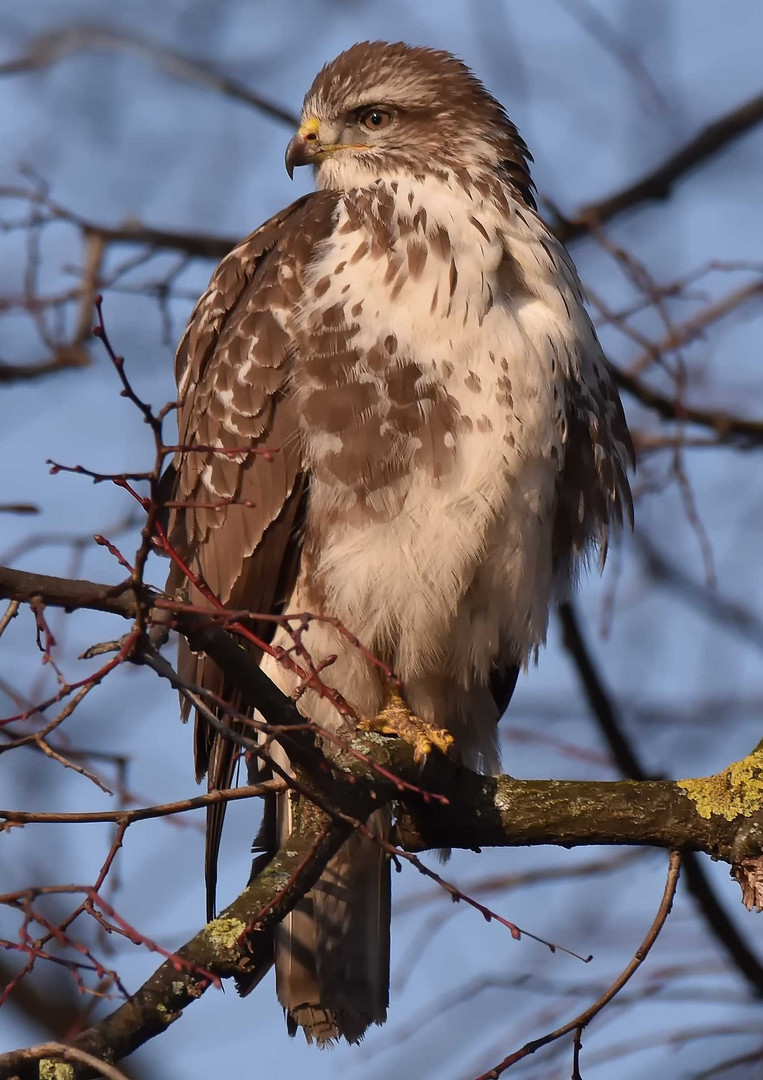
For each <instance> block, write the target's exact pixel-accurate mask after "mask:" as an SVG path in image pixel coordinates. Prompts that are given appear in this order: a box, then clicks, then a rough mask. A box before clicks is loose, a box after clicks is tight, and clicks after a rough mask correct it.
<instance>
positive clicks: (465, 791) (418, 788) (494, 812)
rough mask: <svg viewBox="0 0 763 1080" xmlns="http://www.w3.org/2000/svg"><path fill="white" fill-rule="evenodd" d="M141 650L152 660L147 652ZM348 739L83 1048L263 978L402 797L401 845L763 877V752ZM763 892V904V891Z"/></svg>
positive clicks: (58, 582) (120, 1049) (236, 675)
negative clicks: (286, 829) (290, 825)
mask: <svg viewBox="0 0 763 1080" xmlns="http://www.w3.org/2000/svg"><path fill="white" fill-rule="evenodd" d="M2 597H6V598H8V599H11V600H16V601H19V602H31V601H36V602H38V603H43V604H47V605H51V606H59V607H63V608H66V609H67V610H72V609H74V608H79V607H85V608H94V609H95V610H99V611H109V612H111V613H112V614H115V615H119V616H121V617H122V618H134V617H135V615H136V613H137V610H138V602H137V601H136V600H135V598H134V596H133V595H132V594H131V593H127V592H123V593H117V592H116V591H115V589H114V587H110V586H107V585H102V584H97V583H94V582H89V581H71V580H67V579H62V578H53V577H47V576H44V575H39V574H30V573H26V572H24V571H17V570H10V569H7V568H0V598H2ZM147 599H148V600H149V602H150V603H151V604H152V605H153V607H152V610H151V612H150V613H149V618H150V617H151V615H152V614H153V615H156V616H158V617H159V620H160V621H161V622H165V621H166V618H167V611H168V610H172V609H175V610H174V619H175V621H176V623H177V625H178V627H179V629H180V630H181V632H186V633H187V634H188V635H189V637H190V638H191V640H192V641H193V647H194V648H196V649H199V648H203V649H205V650H208V651H209V653H210V655H213V656H214V659H215V662H216V663H218V664H220V665H221V666H222V667H223V668H224V670H225V673H226V679H228V680H230V681H231V683H233V684H234V685H236V686H238V687H239V688H240V689H242V692H243V696H244V698H245V699H250V700H253V701H255V702H256V704H257V706H258V708H260V709H261V711H262V713H263V715H264V716H265V717H266V719H267V721H268V722H269V723H273V724H286V725H292V724H294V723H298V724H299V725H300V727H301V728H302V729H304V717H302V716H301V714H300V713H299V711H298V710H297V708H296V705H295V704H294V702H293V701H291V700H290V699H289V698H287V697H285V695H283V694H282V693H281V691H280V690H279V689H278V688H277V687H276V686H275V685H274V684H273V683H271V682H270V680H269V679H268V678H267V676H265V675H264V674H263V673H262V672H261V670H260V669H259V667H258V666H257V664H256V663H255V662H254V660H253V659H252V658H251V657H250V656H249V654H248V653H247V652H246V651H245V650H243V649H241V648H240V647H239V646H238V645H237V644H236V643H235V641H234V640H233V639H232V637H230V636H229V635H228V634H227V633H226V631H225V630H224V629H223V628H222V627H221V626H219V625H216V624H214V622H213V621H212V620H206V621H205V619H204V617H203V616H200V615H199V614H198V613H196V612H194V613H192V614H187V613H185V614H184V613H183V611H182V607H183V605H179V604H177V603H175V602H173V601H171V600H169V599H168V598H166V597H161V596H159V595H156V594H153V593H147ZM135 659H136V660H137V661H138V662H139V659H140V655H139V654H138V655H137V656H136V657H135ZM260 694H262V696H260ZM346 743H347V745H346V750H345V751H344V752H341V751H340V752H339V753H336V752H335V748H334V749H333V750H332V755H331V759H330V760H329V759H328V757H326V758H325V759H324V760H323V763H322V764H321V765H320V767H319V768H313V769H312V770H311V769H308V768H305V769H303V770H302V771H301V775H300V783H301V789H302V790H303V791H305V792H306V796H307V802H306V804H305V805H306V807H307V806H311V807H312V808H311V809H310V811H309V813H305V814H299V815H296V816H297V818H298V820H299V821H300V823H301V824H300V825H299V828H298V829H297V831H296V832H295V833H294V834H293V835H292V837H291V838H290V841H289V844H288V846H287V848H285V849H282V850H281V851H279V852H278V853H277V854H276V855H275V856H274V858H273V859H272V860H271V862H269V863H268V865H267V866H266V867H265V868H264V870H262V871H261V873H260V874H259V875H258V876H257V877H256V878H255V879H254V880H253V881H252V882H251V883H250V885H249V886H248V888H247V889H245V890H244V892H243V893H242V894H241V895H240V896H239V897H238V899H237V900H236V901H234V903H233V904H231V905H230V906H229V907H228V908H226V909H225V911H224V912H223V913H222V915H221V916H220V917H219V918H218V919H216V920H214V921H213V922H212V923H210V924H209V925H208V926H207V927H205V928H204V929H203V930H201V931H200V932H199V933H198V934H197V935H196V936H195V937H194V938H193V939H191V941H189V942H188V943H187V944H186V945H184V946H183V947H182V948H181V949H180V950H179V951H178V952H177V953H176V954H174V956H173V957H171V958H170V959H169V960H167V961H165V963H164V964H162V965H161V967H159V968H158V969H157V971H156V972H155V973H154V974H153V975H152V976H150V978H149V979H148V980H147V981H146V982H145V983H144V985H143V986H142V987H141V988H140V989H139V990H138V991H137V993H136V994H134V995H132V996H131V997H130V998H129V999H128V1000H127V1001H126V1002H125V1003H124V1004H123V1005H121V1006H120V1007H119V1008H118V1009H117V1010H116V1011H115V1012H113V1013H112V1014H111V1015H110V1016H108V1017H106V1018H105V1019H104V1020H102V1021H101V1022H100V1023H98V1024H96V1025H94V1026H93V1027H91V1028H90V1029H88V1030H87V1031H86V1032H84V1033H83V1034H82V1035H81V1036H79V1038H78V1039H76V1040H75V1042H74V1044H73V1045H74V1046H75V1047H76V1048H77V1049H79V1050H82V1051H84V1052H85V1053H88V1054H92V1055H93V1056H94V1057H96V1058H99V1059H103V1060H108V1061H110V1062H112V1061H115V1060H119V1059H120V1058H122V1057H124V1056H125V1055H126V1054H129V1053H130V1052H131V1051H132V1050H134V1049H135V1048H136V1047H138V1046H140V1045H142V1044H143V1043H144V1042H146V1041H147V1040H148V1039H150V1038H152V1037H153V1036H155V1035H157V1034H160V1033H161V1032H162V1031H164V1030H165V1029H166V1027H167V1026H168V1025H169V1024H170V1023H172V1022H174V1020H175V1019H177V1018H178V1017H179V1016H180V1015H181V1013H182V1011H183V1010H184V1009H185V1008H186V1007H187V1006H188V1005H189V1004H190V1003H191V1002H192V1001H194V1000H196V999H197V998H198V997H200V996H201V994H203V993H204V991H205V990H206V989H207V987H208V986H209V985H211V984H212V983H214V982H215V981H216V980H218V979H221V978H230V977H237V976H240V977H247V976H248V977H249V978H250V979H251V976H252V972H253V971H258V970H261V969H262V968H263V965H265V966H266V965H267V962H268V959H269V949H270V943H269V935H268V931H270V930H272V928H273V927H274V926H275V925H276V923H277V922H279V921H280V920H281V919H282V918H283V917H284V915H285V914H286V913H287V912H288V911H289V910H291V908H292V906H293V905H294V903H296V901H297V900H298V899H299V898H300V897H301V896H303V895H304V893H305V892H307V891H308V890H309V889H310V888H311V887H312V885H313V884H314V883H315V881H316V880H317V879H318V878H319V876H320V874H321V872H322V870H323V869H324V867H325V866H326V863H327V862H328V860H329V859H330V858H331V856H332V855H333V854H334V853H335V852H336V851H337V850H338V849H339V847H340V846H341V845H342V843H344V841H345V840H346V839H347V837H348V836H349V835H350V833H351V832H352V830H353V827H354V823H357V822H362V821H365V820H366V819H367V818H368V816H369V814H370V813H371V812H372V811H373V810H375V809H378V808H379V807H381V806H383V805H385V803H387V802H389V801H390V800H392V799H395V800H397V801H398V802H399V803H400V812H399V816H398V832H397V841H398V843H399V844H400V845H401V846H402V847H403V848H404V849H406V850H407V851H421V850H425V849H427V848H431V847H444V846H450V847H464V848H475V847H485V846H500V847H512V846H518V845H538V844H558V845H563V846H568V847H574V846H580V845H591V844H602V845H615V844H633V845H651V846H655V847H664V848H669V849H671V850H682V851H704V852H707V853H708V854H711V855H712V856H713V857H715V858H719V859H722V860H725V861H726V862H730V863H732V864H733V865H734V866H735V867H736V868H737V869H738V870H739V872H740V873H741V872H742V871H741V867H742V866H743V864H744V866H745V868H746V869H748V870H750V868H752V869H751V870H750V872H751V873H752V874H753V876H754V873H759V868H760V864H761V858H762V857H761V846H762V842H763V796H761V794H760V789H761V786H762V785H761V776H763V751H756V752H755V753H753V754H752V755H750V757H748V758H746V759H744V761H743V762H738V763H736V764H735V765H732V766H730V767H729V768H728V769H727V770H724V772H723V773H721V774H720V775H719V776H718V777H710V778H705V779H699V780H691V781H678V782H673V781H668V780H644V781H639V782H636V781H621V782H601V781H555V780H516V779H513V778H512V777H509V776H499V777H486V776H479V775H477V774H475V773H472V772H470V771H468V770H466V769H462V768H458V767H456V766H455V765H454V764H453V763H452V762H450V761H449V760H447V759H446V758H444V757H442V756H440V755H434V754H433V755H430V757H429V758H428V760H427V761H426V762H425V763H424V765H423V767H422V765H421V764H420V763H417V762H416V761H414V758H413V748H412V747H411V746H410V745H409V744H408V743H406V742H404V741H402V740H400V739H394V738H386V737H384V736H382V735H379V734H375V733H365V732H357V733H354V734H353V733H351V732H349V733H348V735H347V740H346ZM316 749H319V748H318V747H316ZM327 765H328V766H329V769H327V768H326V766H327ZM379 766H381V767H382V770H383V771H381V770H380V769H379ZM327 776H328V779H327ZM396 777H397V778H399V779H400V780H403V781H407V782H408V785H409V786H408V789H404V790H402V791H401V790H400V786H399V784H398V783H396V780H395V778H396ZM313 783H314V784H315V786H316V794H315V802H313V793H312V791H311V787H312V785H313ZM327 791H328V792H330V804H331V805H330V806H327V805H326V804H327V795H326V793H327ZM426 792H435V793H437V795H438V800H434V799H431V798H430V799H427V798H426ZM298 798H300V799H302V798H305V796H304V795H301V796H298ZM316 804H317V805H316ZM322 805H323V806H326V808H325V809H321V806H322ZM756 899H757V902H758V903H759V904H761V903H763V897H761V895H760V893H758V895H757V897H756ZM32 1068H33V1066H32V1063H30V1061H29V1060H28V1059H25V1058H24V1057H23V1052H18V1053H15V1054H7V1055H5V1056H3V1057H0V1076H9V1075H14V1074H17V1075H18V1076H19V1077H22V1078H25V1077H27V1076H30V1077H31V1076H32V1075H33V1072H32V1071H31V1070H32ZM71 1068H72V1069H73V1074H72V1075H73V1077H77V1078H79V1077H86V1076H91V1075H93V1072H92V1070H91V1069H90V1068H89V1067H88V1066H85V1065H82V1064H76V1063H72V1064H71Z"/></svg>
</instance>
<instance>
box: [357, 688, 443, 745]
mask: <svg viewBox="0 0 763 1080" xmlns="http://www.w3.org/2000/svg"><path fill="white" fill-rule="evenodd" d="M358 726H359V727H360V728H361V730H363V731H378V732H379V733H380V734H382V735H396V736H397V737H398V738H399V739H404V740H405V741H406V742H407V743H409V744H410V745H411V746H412V747H413V760H414V761H415V762H419V761H421V760H422V759H423V758H424V757H426V755H427V754H431V752H432V750H434V749H437V750H439V751H440V753H441V754H445V756H446V757H447V756H448V755H449V753H450V751H451V747H452V746H453V736H452V735H451V734H450V732H449V731H446V730H445V729H444V728H436V727H434V726H433V725H432V724H429V723H428V722H427V721H426V720H422V719H421V717H420V716H416V714H415V713H412V712H411V710H410V709H409V708H408V706H407V705H406V703H405V702H404V701H403V699H402V697H401V695H400V693H399V691H398V690H394V689H393V690H391V691H390V694H389V697H388V699H387V704H386V705H385V706H384V708H383V709H382V710H381V712H380V713H379V714H378V715H377V716H372V717H364V718H363V719H362V720H361V721H360V724H359V725H358Z"/></svg>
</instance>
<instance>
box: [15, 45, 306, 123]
mask: <svg viewBox="0 0 763 1080" xmlns="http://www.w3.org/2000/svg"><path fill="white" fill-rule="evenodd" d="M104 51H105V52H128V53H133V54H135V55H137V56H144V57H147V58H148V59H149V60H151V61H152V62H153V63H154V64H156V65H157V67H159V68H161V69H162V70H163V71H166V72H167V74H168V75H172V76H173V77H174V78H177V79H182V80H184V81H185V82H191V83H196V84H197V85H199V86H205V87H207V89H211V90H214V91H216V92H217V93H218V94H223V95H224V96H225V97H229V98H233V100H234V101H241V102H243V103H244V104H245V105H249V106H251V107H252V108H254V109H257V110H258V111H259V112H261V113H264V114H265V116H269V117H270V118H271V119H273V120H278V121H279V122H280V123H282V124H287V125H288V126H289V127H297V126H298V125H299V118H298V117H297V116H295V115H294V114H293V113H291V112H289V111H288V110H287V109H284V108H282V107H281V106H280V105H277V104H276V103H275V102H273V101H270V100H269V99H268V98H266V97H263V95H262V94H258V93H256V92H255V91H254V90H250V89H249V88H248V87H247V86H244V84H243V83H240V82H238V81H237V80H236V79H231V78H229V76H227V75H224V74H223V73H222V72H220V71H217V69H216V68H214V67H213V66H212V65H211V64H208V63H206V61H204V60H200V59H199V58H198V57H195V56H188V55H187V54H186V53H182V52H179V51H178V50H177V49H170V48H169V47H168V46H166V45H160V44H159V43H158V42H155V41H151V40H150V39H149V38H144V37H141V36H140V35H138V34H128V33H126V32H125V31H122V30H116V29H114V28H113V27H105V26H71V27H67V28H66V29H64V30H55V31H53V32H52V33H50V34H42V35H40V37H38V38H35V39H34V40H33V41H32V44H31V45H30V47H29V49H28V50H27V52H26V53H24V54H23V55H22V56H17V57H15V58H14V59H13V60H8V61H6V63H4V64H0V75H20V74H27V73H29V72H30V71H41V70H45V69H46V68H49V67H52V65H53V64H56V63H58V61H59V60H63V59H65V58H66V57H67V56H72V55H76V54H77V53H83V52H104Z"/></svg>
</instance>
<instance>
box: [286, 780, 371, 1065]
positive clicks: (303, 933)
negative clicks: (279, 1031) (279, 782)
mask: <svg viewBox="0 0 763 1080" xmlns="http://www.w3.org/2000/svg"><path fill="white" fill-rule="evenodd" d="M287 799H288V797H284V802H286V801H287ZM290 818H291V812H290V811H287V812H286V813H285V814H284V815H283V816H282V823H281V824H282V829H283V830H284V831H285V830H286V829H287V828H288V829H289V830H290V828H291V820H290ZM369 827H370V829H371V830H372V832H375V833H376V834H377V835H378V836H379V837H385V836H386V835H388V833H389V829H390V817H389V812H388V811H384V810H382V811H378V812H377V813H376V814H374V815H372V817H371V818H370V820H369ZM282 835H283V834H282ZM285 835H288V833H286V834H285ZM284 839H285V836H284ZM390 893H391V883H390V866H389V858H388V856H387V855H386V854H385V853H384V852H383V851H382V849H381V847H380V846H379V845H378V844H376V843H375V842H374V841H373V840H372V839H367V838H365V837H358V836H354V837H352V838H351V839H350V840H348V841H347V843H346V844H345V845H344V847H342V848H341V850H340V851H339V852H338V853H337V854H336V855H335V856H334V858H333V859H332V860H331V861H330V862H329V864H328V865H327V867H326V869H325V871H324V873H323V874H322V876H321V878H320V879H319V881H318V882H317V884H316V885H315V886H314V887H313V889H311V891H310V892H309V893H307V895H306V896H305V897H304V898H303V899H302V900H301V901H300V902H299V903H298V904H297V905H296V906H295V908H294V910H293V911H292V912H291V913H290V914H289V915H288V916H287V917H286V918H285V919H284V921H283V922H282V923H281V925H280V926H279V927H278V929H277V931H276V989H277V992H278V999H279V1001H280V1002H281V1005H282V1006H283V1008H284V1010H285V1012H286V1017H287V1026H288V1030H289V1033H290V1034H292V1035H294V1034H295V1033H296V1032H297V1030H298V1029H299V1028H302V1030H303V1031H304V1033H305V1038H306V1039H307V1041H308V1042H310V1043H311V1042H316V1043H318V1044H319V1045H321V1046H328V1045H331V1043H333V1042H334V1041H335V1040H336V1039H338V1038H344V1039H346V1040H347V1042H351V1043H357V1042H360V1040H361V1039H362V1038H363V1036H364V1035H365V1033H366V1031H367V1029H368V1028H369V1027H370V1026H371V1024H382V1023H384V1021H385V1019H386V1017H387V1006H388V1004H389V934H390V925H389V924H390Z"/></svg>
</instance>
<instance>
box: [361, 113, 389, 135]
mask: <svg viewBox="0 0 763 1080" xmlns="http://www.w3.org/2000/svg"><path fill="white" fill-rule="evenodd" d="M358 120H359V122H360V123H361V124H362V125H363V127H365V128H368V130H369V131H381V129H382V128H385V127H388V125H389V124H390V123H391V122H392V113H389V112H386V111H385V110H384V109H366V111H365V112H363V113H361V114H360V116H359V117H358Z"/></svg>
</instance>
